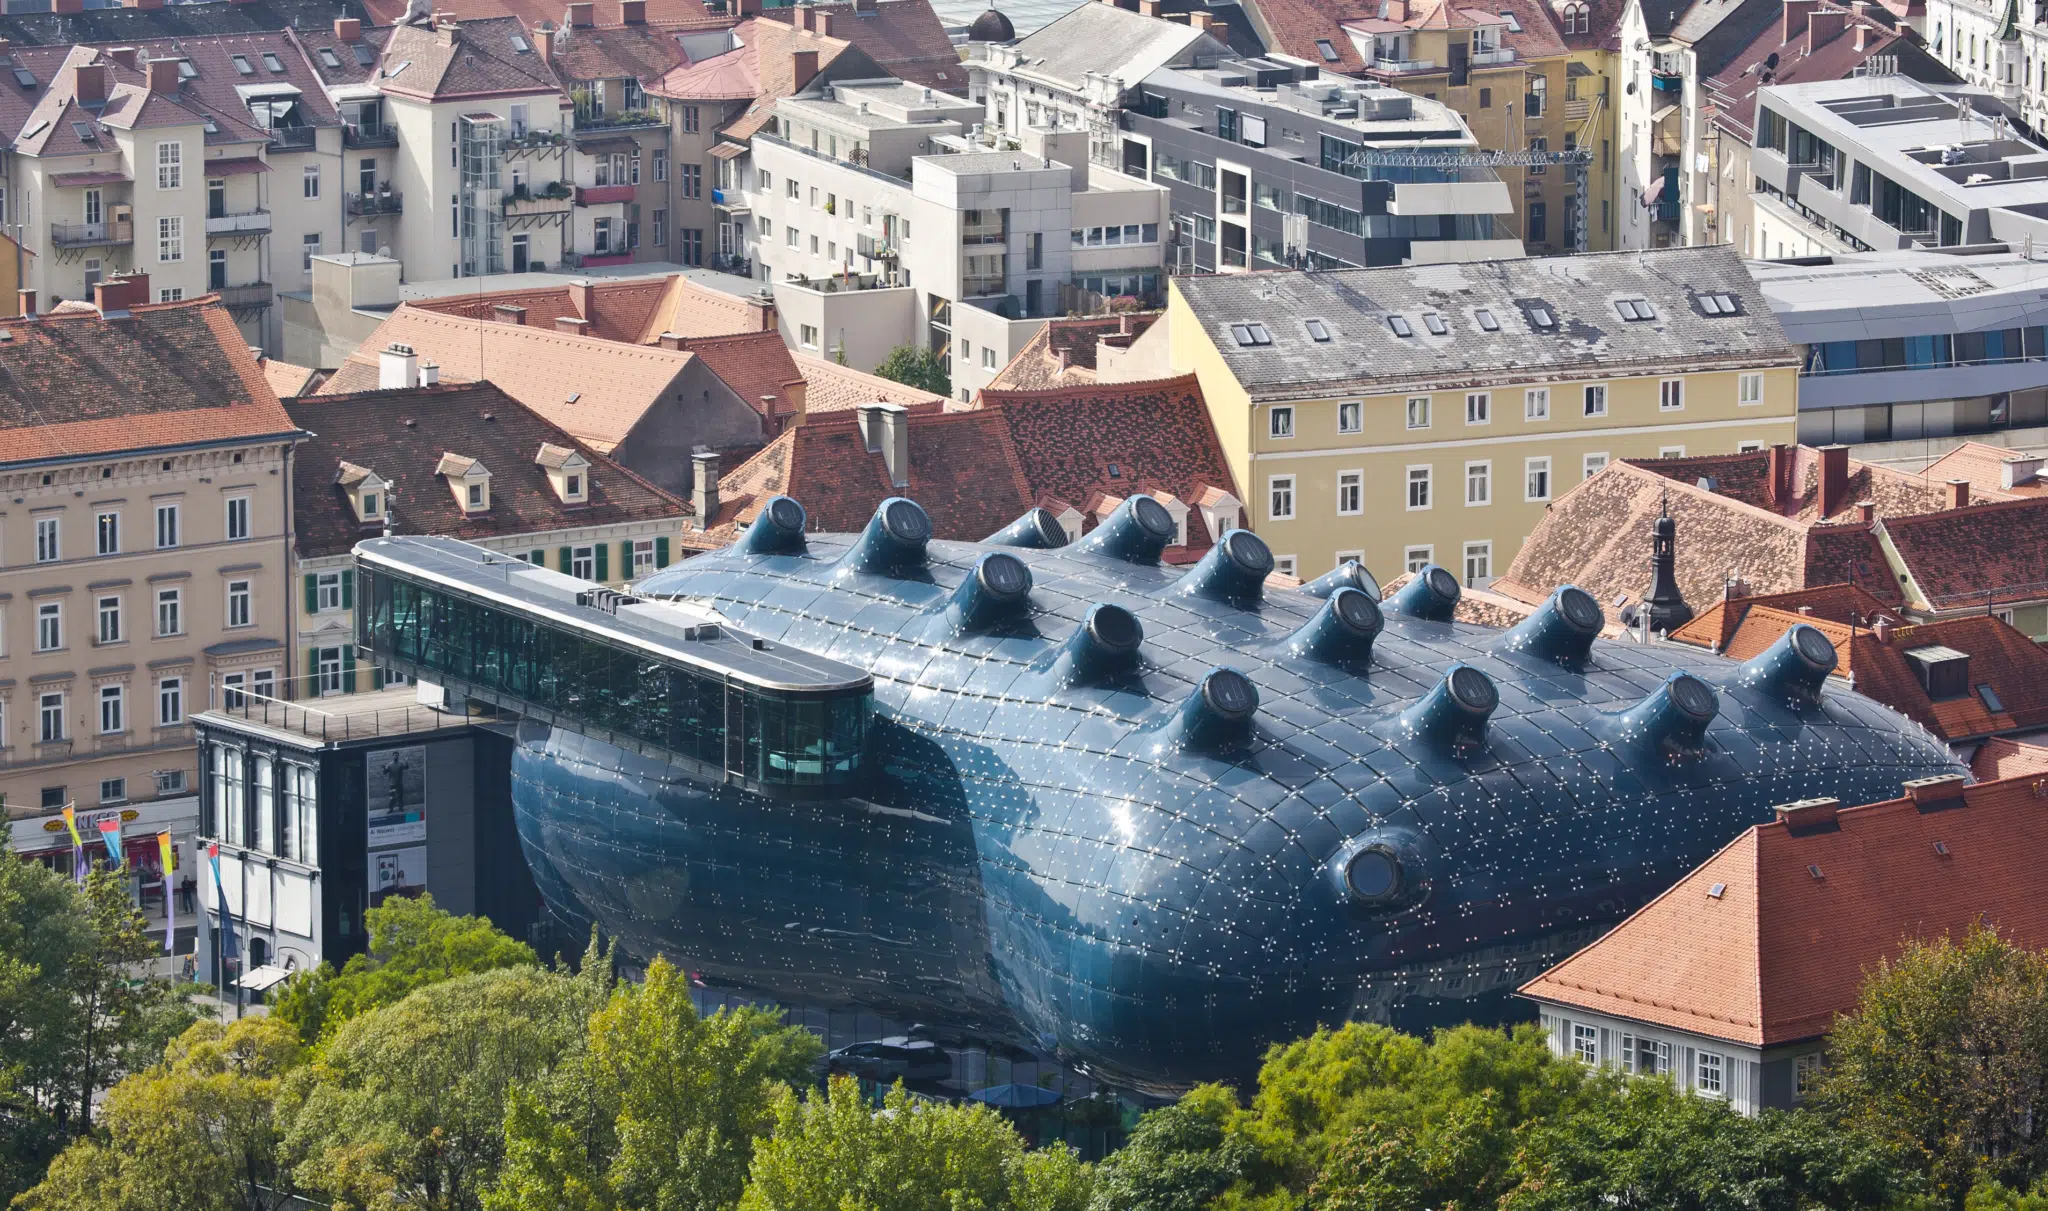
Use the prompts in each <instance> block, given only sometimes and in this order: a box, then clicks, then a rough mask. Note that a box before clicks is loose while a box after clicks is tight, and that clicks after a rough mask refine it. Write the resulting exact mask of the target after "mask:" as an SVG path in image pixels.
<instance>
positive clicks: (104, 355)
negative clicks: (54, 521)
mask: <svg viewBox="0 0 2048 1211" xmlns="http://www.w3.org/2000/svg"><path fill="white" fill-rule="evenodd" d="M0 331H4V332H6V333H7V334H8V339H7V340H6V341H4V342H0V462H18V461H25V460H30V459H46V458H75V457H79V456H84V455H93V454H103V453H113V452H116V451H121V450H136V449H147V448H151V447H157V446H181V445H191V444H193V443H196V442H211V441H232V440H235V439H238V438H256V437H266V436H272V435H275V436H278V437H286V436H288V435H291V434H292V433H294V432H295V429H294V426H293V425H292V419H291V417H290V416H288V415H286V414H285V410H284V408H283V407H282V406H281V405H280V404H279V403H278V399H277V393H276V392H275V391H273V390H271V387H270V384H269V382H268V381H267V380H266V379H265V378H264V375H263V371H262V369H261V368H260V367H258V366H257V364H256V359H255V358H254V357H252V356H251V355H250V353H249V343H248V341H247V340H246V339H245V338H244V337H243V336H242V334H241V333H240V332H239V331H238V330H237V329H236V328H235V321H234V319H233V317H231V316H230V315H229V314H228V312H227V310H226V308H223V307H221V306H220V305H219V303H218V302H217V301H216V300H214V299H212V297H211V296H208V297H207V298H206V299H202V300H198V301H194V302H188V303H158V304H152V305H142V306H136V307H133V308H131V309H130V310H129V314H128V318H126V319H115V320H108V319H103V318H101V317H100V316H99V314H98V313H97V312H92V311H84V312H79V313H73V314H66V315H61V316H58V315H48V316H44V317H42V318H40V319H35V320H23V319H14V320H0Z"/></svg>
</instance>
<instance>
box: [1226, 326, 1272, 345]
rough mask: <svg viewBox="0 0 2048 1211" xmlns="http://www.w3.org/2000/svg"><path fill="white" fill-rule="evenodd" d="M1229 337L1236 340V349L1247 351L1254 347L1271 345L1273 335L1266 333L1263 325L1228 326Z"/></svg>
mask: <svg viewBox="0 0 2048 1211" xmlns="http://www.w3.org/2000/svg"><path fill="white" fill-rule="evenodd" d="M1230 335H1231V336H1232V337H1233V338H1235V339H1236V341H1237V344H1238V347H1239V348H1241V349H1248V348H1251V347H1252V346H1254V345H1270V344H1272V343H1273V334H1272V333H1270V332H1268V331H1266V326H1265V325H1264V324H1232V325H1231V326H1230Z"/></svg>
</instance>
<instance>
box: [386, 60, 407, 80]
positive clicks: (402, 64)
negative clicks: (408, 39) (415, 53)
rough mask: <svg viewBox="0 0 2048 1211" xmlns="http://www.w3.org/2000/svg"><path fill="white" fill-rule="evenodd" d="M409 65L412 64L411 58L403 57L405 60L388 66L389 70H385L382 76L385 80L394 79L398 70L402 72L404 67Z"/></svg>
mask: <svg viewBox="0 0 2048 1211" xmlns="http://www.w3.org/2000/svg"><path fill="white" fill-rule="evenodd" d="M411 66H412V60H411V59H405V60H402V61H400V62H399V64H398V65H397V66H396V67H393V68H390V69H389V70H387V71H386V72H385V73H384V78H385V79H386V80H396V79H397V78H398V73H399V72H402V71H404V70H405V69H406V68H408V67H411Z"/></svg>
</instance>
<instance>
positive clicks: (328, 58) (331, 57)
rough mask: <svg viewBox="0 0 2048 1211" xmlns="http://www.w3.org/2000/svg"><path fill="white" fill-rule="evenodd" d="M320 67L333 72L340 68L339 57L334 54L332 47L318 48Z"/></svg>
mask: <svg viewBox="0 0 2048 1211" xmlns="http://www.w3.org/2000/svg"><path fill="white" fill-rule="evenodd" d="M320 65H321V66H322V67H325V68H327V69H328V70H329V71H333V70H334V69H336V68H338V67H340V66H341V56H340V55H337V54H335V53H334V48H333V47H331V46H323V47H321V48H320Z"/></svg>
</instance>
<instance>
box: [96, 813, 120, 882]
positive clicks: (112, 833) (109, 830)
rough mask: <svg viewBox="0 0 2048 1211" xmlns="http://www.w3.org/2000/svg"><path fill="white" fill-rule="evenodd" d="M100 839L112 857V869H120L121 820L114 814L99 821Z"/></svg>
mask: <svg viewBox="0 0 2048 1211" xmlns="http://www.w3.org/2000/svg"><path fill="white" fill-rule="evenodd" d="M100 840H102V841H105V842H106V843H107V853H108V854H109V855H111V856H112V857H113V859H114V869H115V870H119V869H121V820H120V817H118V816H114V817H109V818H108V819H105V820H102V821H100Z"/></svg>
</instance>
